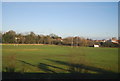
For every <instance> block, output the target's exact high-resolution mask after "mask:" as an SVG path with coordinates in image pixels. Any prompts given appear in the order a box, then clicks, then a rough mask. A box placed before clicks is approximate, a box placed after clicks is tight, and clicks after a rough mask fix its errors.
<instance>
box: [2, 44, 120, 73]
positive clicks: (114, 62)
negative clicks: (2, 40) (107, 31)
mask: <svg viewBox="0 0 120 81" xmlns="http://www.w3.org/2000/svg"><path fill="white" fill-rule="evenodd" d="M2 58H3V60H2V63H3V69H2V71H3V72H21V73H24V72H26V73H33V72H34V73H91V74H95V73H97V74H100V73H118V48H101V47H100V48H93V47H69V46H55V45H16V46H14V45H3V46H2Z"/></svg>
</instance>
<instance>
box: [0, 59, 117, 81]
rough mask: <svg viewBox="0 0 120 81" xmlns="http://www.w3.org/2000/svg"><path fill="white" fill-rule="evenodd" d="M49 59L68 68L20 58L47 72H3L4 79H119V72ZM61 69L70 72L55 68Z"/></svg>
mask: <svg viewBox="0 0 120 81" xmlns="http://www.w3.org/2000/svg"><path fill="white" fill-rule="evenodd" d="M46 60H48V61H51V62H54V63H57V64H60V65H65V66H67V67H68V68H66V69H64V68H61V67H57V66H55V65H51V64H45V63H39V64H38V65H33V64H31V63H28V62H25V61H22V60H18V61H20V62H21V63H24V64H27V65H30V66H34V67H37V68H39V69H40V70H42V71H44V72H45V73H28V72H24V73H20V72H14V73H13V72H3V76H2V77H3V79H118V74H117V73H114V72H112V71H106V70H103V69H101V68H96V67H91V66H85V65H83V64H73V63H68V62H64V61H59V60H52V59H46ZM51 68H53V69H60V70H64V71H67V72H68V73H57V72H56V71H54V70H53V69H51ZM89 71H91V72H92V71H93V72H97V74H93V73H89Z"/></svg>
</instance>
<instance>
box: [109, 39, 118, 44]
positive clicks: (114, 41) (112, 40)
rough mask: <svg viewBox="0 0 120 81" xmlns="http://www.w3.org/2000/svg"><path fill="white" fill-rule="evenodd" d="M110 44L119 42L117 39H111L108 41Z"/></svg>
mask: <svg viewBox="0 0 120 81" xmlns="http://www.w3.org/2000/svg"><path fill="white" fill-rule="evenodd" d="M108 41H109V42H112V43H118V40H116V39H110V40H108Z"/></svg>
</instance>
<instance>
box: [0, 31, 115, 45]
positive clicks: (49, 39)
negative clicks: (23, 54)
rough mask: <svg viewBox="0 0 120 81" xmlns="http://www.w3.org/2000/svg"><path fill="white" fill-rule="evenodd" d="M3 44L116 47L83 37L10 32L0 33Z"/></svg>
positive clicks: (0, 40)
mask: <svg viewBox="0 0 120 81" xmlns="http://www.w3.org/2000/svg"><path fill="white" fill-rule="evenodd" d="M0 42H1V43H14V44H54V45H68V46H92V45H93V44H99V45H101V46H104V47H112V46H113V47H116V45H115V46H114V44H113V45H112V46H109V45H111V44H108V43H101V42H95V41H94V40H92V39H85V38H83V37H66V38H62V37H60V36H58V35H56V34H49V35H36V34H35V33H34V32H29V33H28V34H22V33H16V32H15V31H13V30H10V31H8V32H5V33H0Z"/></svg>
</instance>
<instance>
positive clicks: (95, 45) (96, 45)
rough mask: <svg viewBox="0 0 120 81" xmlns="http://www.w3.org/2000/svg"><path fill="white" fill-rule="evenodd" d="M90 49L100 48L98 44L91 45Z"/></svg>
mask: <svg viewBox="0 0 120 81" xmlns="http://www.w3.org/2000/svg"><path fill="white" fill-rule="evenodd" d="M89 47H100V46H99V45H98V44H94V45H91V46H89Z"/></svg>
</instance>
